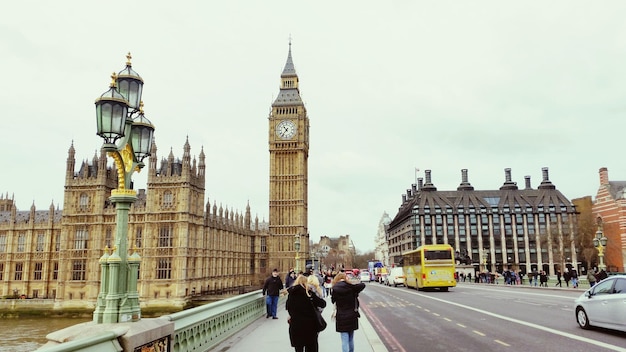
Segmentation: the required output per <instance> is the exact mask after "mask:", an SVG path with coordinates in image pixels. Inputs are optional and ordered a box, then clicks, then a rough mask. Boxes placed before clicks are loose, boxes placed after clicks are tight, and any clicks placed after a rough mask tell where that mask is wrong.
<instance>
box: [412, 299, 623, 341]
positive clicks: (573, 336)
mask: <svg viewBox="0 0 626 352" xmlns="http://www.w3.org/2000/svg"><path fill="white" fill-rule="evenodd" d="M407 293H409V294H412V295H417V296H420V297H424V298H428V299H432V300H434V301H439V302H443V303H447V304H450V305H453V306H457V307H460V308H464V309H468V310H472V311H475V312H478V313H482V314H485V315H489V316H492V317H494V318H498V319H502V320H507V321H510V322H512V323H517V324H520V325H524V326H528V327H530V328H534V329H537V330H542V331H545V332H549V333H552V334H555V335H560V336H563V337H569V338H570V339H573V340H578V341H582V342H586V343H588V344H591V345H596V346H600V347H604V348H606V349H609V350H613V351H619V352H626V348H623V347H619V346H615V345H610V344H608V343H605V342H602V341H598V340H592V339H589V338H586V337H582V336H578V335H574V334H570V333H567V332H563V331H559V330H555V329H551V328H547V327H544V326H541V325H537V324H534V323H529V322H527V321H523V320H519V319H514V318H509V317H506V316H504V315H500V314H496V313H492V312H488V311H486V310H482V309H478V308H473V307H469V306H466V305H463V304H460V303H456V302H451V301H446V300H445V299H441V298H436V297H431V296H427V295H424V294H421V293H418V292H407ZM457 325H461V324H457Z"/></svg>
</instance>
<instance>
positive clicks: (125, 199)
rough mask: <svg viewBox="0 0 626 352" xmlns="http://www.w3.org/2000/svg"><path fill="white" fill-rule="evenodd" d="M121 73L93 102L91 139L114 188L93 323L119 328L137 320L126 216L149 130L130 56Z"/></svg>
mask: <svg viewBox="0 0 626 352" xmlns="http://www.w3.org/2000/svg"><path fill="white" fill-rule="evenodd" d="M126 58H127V61H126V68H125V69H123V70H122V71H120V72H119V74H115V73H113V75H112V76H111V78H112V81H111V85H110V89H109V90H108V91H106V92H105V93H104V94H102V95H101V96H100V97H99V98H98V99H96V123H97V134H98V136H100V137H102V139H103V140H104V144H103V145H102V150H104V151H106V152H107V154H108V155H109V156H110V157H111V158H113V160H114V161H115V167H116V169H117V177H118V185H117V188H116V189H114V190H112V191H111V197H110V198H109V199H110V201H111V203H113V204H115V210H116V223H115V245H114V247H113V248H112V249H109V248H105V249H104V254H103V256H102V257H101V258H100V266H101V268H102V271H101V282H100V292H99V294H98V300H97V304H96V309H95V311H94V313H93V321H94V322H96V323H122V322H129V321H138V320H140V319H141V309H140V307H139V293H138V291H137V277H138V271H139V264H140V262H141V257H140V256H139V254H138V253H137V251H136V248H133V249H132V250H133V253H132V254H130V255H129V253H128V252H129V250H128V214H129V211H130V207H131V205H132V204H133V203H134V202H135V200H137V192H135V190H133V189H132V181H131V176H132V174H133V173H134V172H135V171H137V172H139V171H140V170H141V169H142V168H143V167H144V163H143V160H144V159H145V158H146V157H148V156H150V150H151V148H152V137H153V134H154V126H153V125H152V124H151V123H150V121H149V120H148V119H147V118H146V117H145V116H144V112H143V102H142V101H141V93H142V89H143V79H142V78H141V77H140V76H139V75H138V74H137V73H136V72H135V71H133V69H132V66H131V62H130V59H131V56H130V53H128V55H127V56H126Z"/></svg>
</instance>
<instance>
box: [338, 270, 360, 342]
mask: <svg viewBox="0 0 626 352" xmlns="http://www.w3.org/2000/svg"><path fill="white" fill-rule="evenodd" d="M363 289H365V284H364V283H362V282H359V283H356V284H352V283H349V282H348V281H347V278H346V274H345V273H339V274H337V276H335V278H334V279H333V293H332V296H331V301H332V302H333V303H335V305H336V309H337V314H336V315H335V330H336V331H337V332H338V333H340V335H341V350H342V352H354V330H357V329H358V328H359V317H360V316H361V314H359V292H361V291H363Z"/></svg>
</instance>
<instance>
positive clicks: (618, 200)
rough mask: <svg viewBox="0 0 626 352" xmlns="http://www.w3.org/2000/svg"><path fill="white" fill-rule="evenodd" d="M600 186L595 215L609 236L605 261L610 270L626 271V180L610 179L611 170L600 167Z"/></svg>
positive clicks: (594, 206) (594, 209)
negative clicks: (600, 220) (625, 267)
mask: <svg viewBox="0 0 626 352" xmlns="http://www.w3.org/2000/svg"><path fill="white" fill-rule="evenodd" d="M599 172H600V187H599V188H598V193H597V194H596V199H595V202H594V203H593V208H592V212H593V216H594V217H596V218H597V217H600V218H601V219H602V223H603V231H604V235H605V236H606V237H607V238H608V242H607V248H606V250H605V256H604V262H605V263H606V265H607V269H608V270H609V271H620V272H624V271H625V269H624V262H626V181H609V170H608V169H607V168H606V167H603V168H600V171H599Z"/></svg>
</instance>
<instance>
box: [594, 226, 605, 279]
mask: <svg viewBox="0 0 626 352" xmlns="http://www.w3.org/2000/svg"><path fill="white" fill-rule="evenodd" d="M597 223H598V230H597V231H596V237H595V238H594V239H593V246H594V247H596V248H597V249H598V261H599V262H600V263H599V264H598V270H599V271H602V270H604V271H606V265H605V264H604V248H605V247H606V243H607V241H608V238H606V236H604V233H603V231H602V218H600V217H598V219H597Z"/></svg>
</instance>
